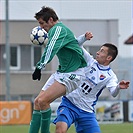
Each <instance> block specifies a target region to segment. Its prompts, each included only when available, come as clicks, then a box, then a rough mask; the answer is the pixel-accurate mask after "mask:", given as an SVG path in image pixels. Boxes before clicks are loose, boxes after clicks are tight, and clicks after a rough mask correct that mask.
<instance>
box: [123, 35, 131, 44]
mask: <svg viewBox="0 0 133 133" xmlns="http://www.w3.org/2000/svg"><path fill="white" fill-rule="evenodd" d="M124 44H133V35H132V36H130V37H129V38H128V39H127V40H126V41H125V42H124Z"/></svg>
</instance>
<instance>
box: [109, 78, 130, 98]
mask: <svg viewBox="0 0 133 133" xmlns="http://www.w3.org/2000/svg"><path fill="white" fill-rule="evenodd" d="M113 83H114V86H110V87H108V89H109V91H110V93H111V95H112V96H113V97H116V96H117V95H118V94H119V91H120V90H121V89H127V88H128V87H129V84H130V82H129V81H125V80H122V81H120V82H119V83H118V84H117V79H116V80H115V77H114V79H113Z"/></svg>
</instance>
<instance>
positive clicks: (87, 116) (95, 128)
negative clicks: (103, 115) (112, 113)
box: [75, 110, 101, 133]
mask: <svg viewBox="0 0 133 133" xmlns="http://www.w3.org/2000/svg"><path fill="white" fill-rule="evenodd" d="M75 127H76V131H77V133H101V131H100V127H99V125H98V122H97V120H96V116H95V113H89V112H86V111H83V110H81V111H80V115H79V119H78V121H76V122H75Z"/></svg>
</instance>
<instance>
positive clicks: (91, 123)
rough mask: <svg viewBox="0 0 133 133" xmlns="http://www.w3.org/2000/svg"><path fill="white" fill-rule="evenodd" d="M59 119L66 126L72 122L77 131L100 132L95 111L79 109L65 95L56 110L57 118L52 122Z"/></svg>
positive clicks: (83, 132)
mask: <svg viewBox="0 0 133 133" xmlns="http://www.w3.org/2000/svg"><path fill="white" fill-rule="evenodd" d="M61 121H62V122H65V123H67V125H68V128H69V127H70V126H71V124H73V123H74V124H75V127H76V132H77V133H100V127H99V125H98V122H97V120H96V116H95V113H89V112H86V111H84V110H81V109H79V108H78V107H76V106H75V105H74V104H73V103H71V102H70V101H69V100H68V99H67V98H66V97H63V98H62V103H61V105H60V106H59V108H58V110H57V118H56V119H55V120H54V122H53V123H54V124H56V123H57V122H61Z"/></svg>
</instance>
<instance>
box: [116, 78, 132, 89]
mask: <svg viewBox="0 0 133 133" xmlns="http://www.w3.org/2000/svg"><path fill="white" fill-rule="evenodd" d="M129 84H130V82H129V81H125V80H122V81H121V82H120V83H119V87H120V89H127V88H128V87H129Z"/></svg>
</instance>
